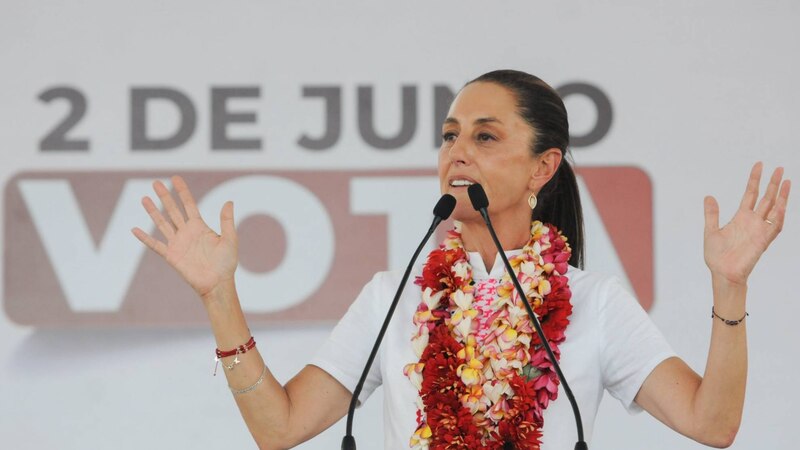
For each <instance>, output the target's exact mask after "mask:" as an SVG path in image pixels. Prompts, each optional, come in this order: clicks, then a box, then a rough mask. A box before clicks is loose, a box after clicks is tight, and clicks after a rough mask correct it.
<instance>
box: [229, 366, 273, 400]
mask: <svg viewBox="0 0 800 450" xmlns="http://www.w3.org/2000/svg"><path fill="white" fill-rule="evenodd" d="M266 374H267V365H266V364H265V365H264V370H262V371H261V376H260V377H258V381H256V382H255V383H254V384H253V385H252V386H248V387H246V388H244V389H234V388H232V387H231V385H228V387H229V388H230V389H231V392H232V393H233V395H239V394H247V393H248V392H250V391H252V390H253V389H255V388H257V387H258V385H259V384H261V383H262V382H263V381H264V376H265V375H266Z"/></svg>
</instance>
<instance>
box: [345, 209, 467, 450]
mask: <svg viewBox="0 0 800 450" xmlns="http://www.w3.org/2000/svg"><path fill="white" fill-rule="evenodd" d="M455 207H456V199H455V197H453V196H452V195H450V194H445V195H443V196H442V198H440V199H439V202H438V203H436V206H435V207H434V208H433V215H434V218H433V223H431V226H430V228H429V229H428V232H427V233H426V234H425V237H424V238H423V239H422V242H420V243H419V246H418V247H417V249H416V251H414V255H413V256H412V257H411V261H410V262H409V263H408V267H406V271H405V273H403V279H402V280H401V281H400V286H398V288H397V293H396V294H395V295H394V299H392V304H391V306H389V312H388V313H386V318H385V319H384V320H383V325H382V326H381V330H380V331H379V332H378V337H377V338H376V339H375V345H373V346H372V351H371V352H370V354H369V358H367V365H366V366H365V367H364V371H363V372H362V373H361V378H359V380H358V384H357V385H356V388H355V390H353V397H352V398H351V399H350V408H349V409H348V410H347V431H346V434H345V436H344V437H343V438H342V450H356V439H355V438H354V437H353V416H354V414H355V410H356V405H357V404H358V395H359V394H361V390H362V389H363V388H364V382H365V381H366V380H367V375H368V374H369V369H370V367H372V363H373V361H374V360H375V356H376V355H377V354H378V349H379V348H380V346H381V341H383V336H384V334H386V329H387V328H388V327H389V322H390V321H391V320H392V316H393V315H394V310H395V309H396V308H397V304H398V303H399V302H400V295H402V293H403V289H404V288H405V286H406V282H407V281H408V277H409V275H411V269H412V267H413V266H414V262H415V261H416V260H417V257H418V256H419V254H420V252H421V251H422V249H423V248H424V247H425V244H426V243H427V242H428V239H430V237H431V235H433V232H434V231H435V230H436V227H437V226H439V224H440V223H441V222H442V221H443V220H447V218H448V217H450V214H451V213H452V212H453V209H454V208H455Z"/></svg>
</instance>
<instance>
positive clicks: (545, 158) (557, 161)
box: [528, 148, 563, 194]
mask: <svg viewBox="0 0 800 450" xmlns="http://www.w3.org/2000/svg"><path fill="white" fill-rule="evenodd" d="M562 158H563V155H562V154H561V150H559V149H557V148H549V149H547V150H545V151H544V152H542V153H540V154H539V155H537V156H536V161H535V162H534V163H533V170H532V171H531V178H530V181H529V182H528V187H529V188H530V189H531V190H532V191H533V192H536V193H537V194H538V193H539V191H541V190H542V187H543V186H544V185H545V184H547V182H548V181H550V180H551V179H552V178H553V176H554V175H555V174H556V171H557V170H558V167H559V166H560V165H561V159H562Z"/></svg>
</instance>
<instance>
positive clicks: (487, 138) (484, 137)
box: [478, 133, 496, 142]
mask: <svg viewBox="0 0 800 450" xmlns="http://www.w3.org/2000/svg"><path fill="white" fill-rule="evenodd" d="M494 140H496V139H495V137H494V136H492V135H491V134H489V133H480V134H478V141H480V142H489V141H494Z"/></svg>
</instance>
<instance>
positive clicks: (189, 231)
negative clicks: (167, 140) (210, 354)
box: [133, 177, 350, 449]
mask: <svg viewBox="0 0 800 450" xmlns="http://www.w3.org/2000/svg"><path fill="white" fill-rule="evenodd" d="M172 181H173V184H174V186H175V190H176V191H177V193H178V196H179V198H180V200H181V202H182V204H183V207H184V210H185V211H186V217H184V215H183V213H182V212H181V210H180V209H179V208H178V206H177V204H176V203H175V201H174V199H173V198H172V195H171V194H170V193H169V191H168V190H167V188H166V187H165V186H164V185H163V184H162V183H161V182H158V181H157V182H155V183H154V185H153V187H154V189H155V191H156V194H157V195H158V196H159V198H160V199H161V203H162V204H163V205H164V208H165V210H166V212H167V216H168V219H167V218H165V217H164V216H163V215H162V214H161V212H160V211H159V210H158V208H156V206H155V204H154V203H153V201H152V200H151V199H150V198H148V197H145V198H144V199H143V200H142V204H143V205H144V208H145V210H146V211H147V213H148V214H149V215H150V217H151V218H152V219H153V222H154V223H155V224H156V226H157V227H158V229H159V231H160V232H161V234H163V235H164V237H165V238H166V244H165V243H164V242H161V241H159V240H157V239H154V238H153V237H151V236H149V235H148V234H147V233H145V232H144V231H142V230H141V229H139V228H135V229H134V230H133V234H134V235H135V236H136V237H137V238H138V239H139V240H140V241H142V242H143V243H144V244H145V245H147V246H148V247H149V248H150V249H152V250H153V251H155V252H156V253H158V254H159V255H160V256H162V257H163V258H164V259H165V260H166V261H167V263H169V264H170V265H171V266H172V267H173V268H175V270H176V271H177V272H178V273H179V274H180V275H181V276H182V277H183V278H184V279H185V280H186V281H187V283H189V285H190V286H191V287H192V288H193V289H194V290H195V292H197V294H198V295H199V296H200V298H201V299H202V302H203V305H204V306H205V308H206V312H207V313H208V317H209V319H210V321H211V328H212V330H213V332H214V337H215V338H216V342H217V348H220V349H224V350H227V349H231V348H235V347H237V346H239V345H242V344H244V343H245V342H247V340H248V339H250V331H249V329H248V327H247V323H246V321H245V318H244V313H243V312H242V308H241V306H240V304H239V298H238V295H237V293H236V287H235V283H234V276H233V274H234V272H235V270H236V266H237V264H238V253H237V252H238V240H237V236H236V227H235V226H234V222H233V204H232V203H231V202H228V203H226V204H225V206H223V208H222V212H221V214H220V225H221V232H222V235H217V234H216V233H215V232H214V231H213V230H211V229H210V228H209V227H208V226H207V225H206V224H205V222H204V221H203V219H202V218H201V217H200V213H199V211H198V210H197V206H196V204H195V201H194V199H193V197H192V195H191V193H190V191H189V189H188V187H187V186H186V183H185V182H184V181H183V180H182V179H181V178H180V177H173V179H172ZM230 359H233V358H232V357H230V358H225V360H224V361H221V363H220V364H222V363H227V364H231V361H230ZM239 360H240V364H238V365H236V366H235V368H234V369H233V370H225V369H224V368H221V369H220V370H222V371H223V372H225V375H226V377H227V379H228V384H229V385H230V386H231V387H232V388H233V389H237V390H239V389H243V388H246V387H249V386H252V385H253V384H254V383H256V381H258V380H259V377H260V376H261V374H262V373H264V378H263V381H262V382H261V383H260V384H259V385H258V386H257V387H256V388H255V389H253V390H252V391H250V392H247V393H243V394H239V395H236V396H235V399H236V404H237V406H238V407H239V411H240V412H241V414H242V417H243V418H244V420H245V423H246V424H247V427H248V429H249V430H250V433H251V434H252V435H253V438H254V439H255V441H256V443H257V444H258V446H259V448H261V449H285V448H290V447H293V446H295V445H297V444H299V443H301V442H303V441H305V440H308V439H310V438H311V437H313V436H315V435H317V434H319V433H320V432H321V431H323V430H324V429H325V428H327V427H329V426H330V425H332V424H333V423H335V422H336V421H337V420H339V419H340V418H341V417H342V416H343V415H344V414H345V413H346V412H347V407H348V404H349V402H350V392H349V391H348V390H347V389H346V388H345V387H344V386H342V385H341V384H340V383H339V382H338V381H336V380H335V379H334V378H333V377H331V376H330V375H329V374H327V373H326V372H325V371H323V370H321V369H319V368H317V367H314V366H307V367H306V368H304V369H303V370H301V371H300V373H298V374H297V375H296V376H295V377H294V378H292V380H290V381H289V382H288V383H287V384H286V386H281V384H280V383H279V382H278V380H276V379H275V377H273V376H272V373H270V371H269V369H266V371H265V370H264V368H265V364H264V360H263V359H262V358H261V355H260V353H259V352H258V349H257V348H254V349H253V350H250V351H248V352H247V353H245V354H243V355H239Z"/></svg>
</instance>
